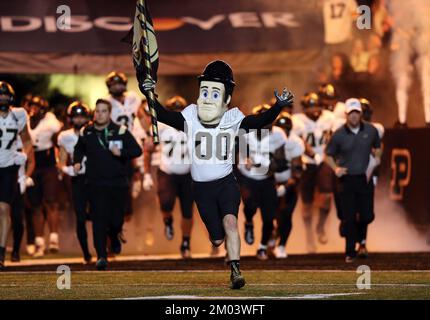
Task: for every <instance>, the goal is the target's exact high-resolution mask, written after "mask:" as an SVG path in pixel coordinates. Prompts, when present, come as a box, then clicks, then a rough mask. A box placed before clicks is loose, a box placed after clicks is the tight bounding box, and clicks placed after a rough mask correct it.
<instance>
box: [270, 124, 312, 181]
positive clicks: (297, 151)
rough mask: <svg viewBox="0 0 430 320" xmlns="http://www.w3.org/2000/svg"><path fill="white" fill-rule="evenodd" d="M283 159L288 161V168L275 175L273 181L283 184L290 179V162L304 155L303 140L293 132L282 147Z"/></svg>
mask: <svg viewBox="0 0 430 320" xmlns="http://www.w3.org/2000/svg"><path fill="white" fill-rule="evenodd" d="M284 150H285V159H286V160H287V161H288V165H289V168H288V169H287V170H285V171H282V172H277V173H275V181H276V182H278V183H285V182H287V181H288V179H290V178H291V161H292V160H293V159H294V158H297V157H301V156H302V155H303V154H304V153H305V144H304V143H303V140H302V139H301V138H300V137H299V136H298V135H296V134H295V133H294V132H290V134H289V135H288V137H287V141H286V142H285V145H284Z"/></svg>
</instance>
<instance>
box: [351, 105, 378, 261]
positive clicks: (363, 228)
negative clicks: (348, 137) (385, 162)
mask: <svg viewBox="0 0 430 320" xmlns="http://www.w3.org/2000/svg"><path fill="white" fill-rule="evenodd" d="M359 101H360V104H361V109H362V110H363V120H364V121H366V122H369V123H371V124H372V125H373V126H374V127H375V128H376V130H378V134H379V138H380V139H381V140H382V139H383V138H384V133H385V128H384V126H383V125H382V124H381V123H379V122H373V121H372V116H373V109H372V106H371V104H370V101H369V100H367V99H366V98H360V99H359ZM381 150H383V143H381ZM374 161H375V157H374V156H373V155H371V156H370V161H369V169H368V170H369V171H371V172H369V174H370V175H371V179H372V181H371V183H372V186H373V189H372V191H373V192H375V187H376V185H377V183H378V175H379V166H376V167H375V166H374V165H373V163H374ZM372 199H373V200H374V195H373V196H372ZM368 226H369V224H367V223H362V224H359V225H358V241H357V242H358V244H359V248H358V252H357V254H358V257H359V258H367V256H368V251H367V247H366V238H367V227H368Z"/></svg>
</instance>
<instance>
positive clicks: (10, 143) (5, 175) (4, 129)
mask: <svg viewBox="0 0 430 320" xmlns="http://www.w3.org/2000/svg"><path fill="white" fill-rule="evenodd" d="M14 101H15V92H14V90H13V88H12V86H11V85H10V84H8V83H7V82H4V81H0V270H2V269H3V268H4V260H5V253H6V241H7V236H8V232H9V228H10V223H9V217H10V214H11V203H12V202H13V200H14V197H15V194H16V192H17V191H18V188H17V183H18V168H19V166H20V165H23V164H25V162H26V161H27V155H29V154H31V153H32V152H33V147H32V143H31V138H30V135H29V132H28V127H27V113H26V112H25V110H24V109H23V108H14V107H12V106H13V104H14ZM18 137H20V138H21V141H22V147H23V151H24V152H19V151H18V143H17V139H18ZM28 159H33V157H31V156H30V157H28ZM29 161H31V160H29ZM32 168H34V166H33V165H28V170H27V172H26V174H27V176H30V175H31V174H32V172H31V170H32Z"/></svg>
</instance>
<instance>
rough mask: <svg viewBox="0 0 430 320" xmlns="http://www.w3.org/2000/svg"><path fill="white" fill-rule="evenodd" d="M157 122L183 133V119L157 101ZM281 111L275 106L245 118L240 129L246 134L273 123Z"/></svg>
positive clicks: (179, 114)
mask: <svg viewBox="0 0 430 320" xmlns="http://www.w3.org/2000/svg"><path fill="white" fill-rule="evenodd" d="M155 111H156V112H157V120H158V121H160V122H163V123H165V124H167V125H168V126H171V127H173V128H175V129H177V130H180V131H185V118H184V116H183V115H182V114H181V113H180V112H176V111H170V110H167V109H166V108H164V107H163V106H162V105H161V104H160V103H159V102H158V101H157V100H156V103H155ZM281 111H282V108H281V106H279V105H278V104H275V105H274V106H273V107H272V108H270V109H269V110H267V111H266V112H263V113H260V114H254V115H248V116H246V117H245V118H244V119H243V120H242V122H241V124H240V129H244V130H245V131H246V132H248V131H249V130H251V129H261V128H263V127H265V126H267V125H268V124H270V123H272V122H273V121H275V119H276V117H277V116H278V115H279V113H280V112H281Z"/></svg>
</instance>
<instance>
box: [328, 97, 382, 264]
mask: <svg viewBox="0 0 430 320" xmlns="http://www.w3.org/2000/svg"><path fill="white" fill-rule="evenodd" d="M345 112H346V119H347V120H346V124H345V125H344V126H342V127H340V128H339V129H338V130H337V131H336V132H335V133H334V134H333V136H332V138H331V140H330V142H329V143H328V145H327V148H326V159H325V161H326V162H327V164H328V165H329V166H330V167H331V168H332V169H333V170H334V171H335V173H336V176H337V177H338V178H339V196H340V205H341V208H342V215H343V220H344V221H343V222H344V224H345V233H346V259H345V261H346V262H347V263H351V262H353V261H354V260H355V258H356V255H357V252H356V249H355V246H356V242H357V228H358V225H359V224H369V223H371V222H372V221H373V219H374V213H373V199H372V198H373V192H372V191H373V189H372V188H373V183H372V182H371V181H370V177H369V175H368V174H367V172H369V170H370V169H369V163H370V155H371V154H373V155H374V156H375V159H376V161H375V162H376V163H374V164H376V165H377V164H379V163H380V158H381V153H382V152H381V141H380V138H379V134H378V131H377V130H376V128H375V127H374V126H372V125H371V124H370V123H366V122H363V121H362V110H361V104H360V101H359V100H358V99H349V100H347V101H346V109H345Z"/></svg>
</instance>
